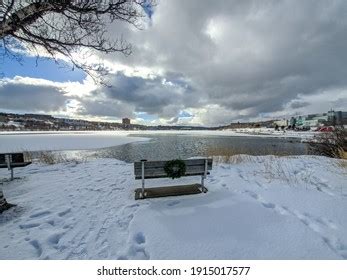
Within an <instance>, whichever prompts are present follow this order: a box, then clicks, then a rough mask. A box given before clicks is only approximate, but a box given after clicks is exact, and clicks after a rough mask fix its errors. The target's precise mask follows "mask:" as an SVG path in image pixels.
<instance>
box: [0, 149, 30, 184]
mask: <svg viewBox="0 0 347 280" xmlns="http://www.w3.org/2000/svg"><path fill="white" fill-rule="evenodd" d="M29 164H31V161H27V162H25V161H24V154H23V153H6V154H0V168H7V169H8V170H11V181H12V180H13V178H14V177H13V169H14V168H17V167H25V166H27V165H29Z"/></svg>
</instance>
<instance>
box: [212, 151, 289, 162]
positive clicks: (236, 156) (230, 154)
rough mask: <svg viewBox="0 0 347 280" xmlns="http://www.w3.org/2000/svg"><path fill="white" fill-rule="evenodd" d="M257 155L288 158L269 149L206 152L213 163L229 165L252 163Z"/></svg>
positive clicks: (286, 154) (285, 153) (282, 153)
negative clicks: (251, 151) (252, 151)
mask: <svg viewBox="0 0 347 280" xmlns="http://www.w3.org/2000/svg"><path fill="white" fill-rule="evenodd" d="M259 155H274V156H277V157H283V156H289V155H290V154H288V153H287V152H285V151H276V150H273V149H271V148H269V149H261V150H258V151H257V152H254V153H250V152H249V149H247V148H237V149H235V148H234V149H233V148H213V149H209V150H208V151H207V156H209V157H213V160H214V162H216V163H217V164H219V163H230V164H239V163H241V162H252V161H254V157H253V156H259Z"/></svg>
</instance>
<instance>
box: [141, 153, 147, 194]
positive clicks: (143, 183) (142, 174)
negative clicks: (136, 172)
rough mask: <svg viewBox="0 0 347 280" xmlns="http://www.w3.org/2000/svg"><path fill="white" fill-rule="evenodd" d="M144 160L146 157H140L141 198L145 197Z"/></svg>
mask: <svg viewBox="0 0 347 280" xmlns="http://www.w3.org/2000/svg"><path fill="white" fill-rule="evenodd" d="M146 161H147V160H146V159H141V163H142V165H141V168H142V170H141V177H142V193H141V195H142V198H145V162H146Z"/></svg>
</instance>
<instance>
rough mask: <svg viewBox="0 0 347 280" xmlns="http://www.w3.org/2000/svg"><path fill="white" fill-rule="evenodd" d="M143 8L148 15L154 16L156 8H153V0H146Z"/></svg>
mask: <svg viewBox="0 0 347 280" xmlns="http://www.w3.org/2000/svg"><path fill="white" fill-rule="evenodd" d="M143 9H144V11H145V13H146V15H147V16H148V17H149V18H150V19H151V18H152V15H153V13H154V9H153V6H152V4H151V1H148V0H147V1H146V2H145V4H144V5H143Z"/></svg>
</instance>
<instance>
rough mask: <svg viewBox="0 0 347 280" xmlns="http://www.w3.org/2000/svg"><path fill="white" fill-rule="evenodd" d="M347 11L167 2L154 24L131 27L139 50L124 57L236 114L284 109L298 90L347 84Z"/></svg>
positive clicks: (281, 4) (342, 6) (346, 7)
mask: <svg viewBox="0 0 347 280" xmlns="http://www.w3.org/2000/svg"><path fill="white" fill-rule="evenodd" d="M346 14H347V2H346V1H343V0H336V1H323V0H322V1H319V0H318V1H299V0H297V1H295V0H294V1H289V0H281V1H278V0H276V1H275V0H268V1H252V0H245V1H222V0H216V1H209V0H190V1H183V0H181V1H180V0H175V1H170V0H167V1H159V4H158V6H157V7H156V9H155V12H154V14H153V16H152V24H151V26H150V27H149V28H148V29H146V30H144V31H143V32H142V31H141V32H138V31H135V32H133V31H129V32H128V33H127V36H128V38H129V40H130V41H131V42H133V45H134V54H133V56H131V57H130V58H129V59H128V58H126V59H125V58H124V59H123V58H120V61H121V62H122V63H124V64H127V65H129V66H133V67H136V66H146V67H149V68H151V67H156V68H161V69H163V70H164V71H165V72H166V73H171V72H173V73H176V75H178V76H179V77H183V78H184V79H185V80H189V81H190V84H193V85H194V89H195V90H194V91H193V92H191V95H192V96H194V98H193V99H195V100H199V101H200V105H206V104H215V105H218V106H220V107H223V108H225V109H228V110H229V111H230V115H234V116H238V115H239V114H238V113H236V114H231V113H233V111H234V110H248V111H249V116H251V115H252V116H256V115H261V114H262V113H271V112H277V111H280V110H283V109H284V108H285V107H286V104H289V103H290V102H291V101H294V100H296V99H297V96H298V95H302V96H305V95H310V96H311V95H313V96H314V95H315V94H317V93H320V92H322V91H326V92H327V93H326V96H327V97H326V99H327V100H331V99H332V98H333V99H334V97H333V95H332V94H331V93H330V90H331V89H334V88H340V89H341V90H345V89H346V88H347V79H346V78H345V77H346V76H347V67H345V65H346V63H347V52H346V51H345V50H346V49H347V36H346V32H347V17H346V16H345V15H346ZM111 59H113V58H111ZM345 98H347V96H345ZM345 98H343V99H345ZM177 102H180V103H178V105H181V106H182V107H184V108H189V105H190V104H189V102H188V103H185V102H186V100H185V99H177ZM158 105H159V103H158ZM301 105H303V106H306V105H309V104H304V103H302V104H301ZM293 106H294V107H295V106H296V104H295V103H293ZM287 109H288V108H287ZM292 109H296V108H293V107H292ZM152 111H153V110H152ZM154 111H155V110H154ZM293 112H294V111H293ZM241 115H242V114H241ZM226 119H227V116H226Z"/></svg>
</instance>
